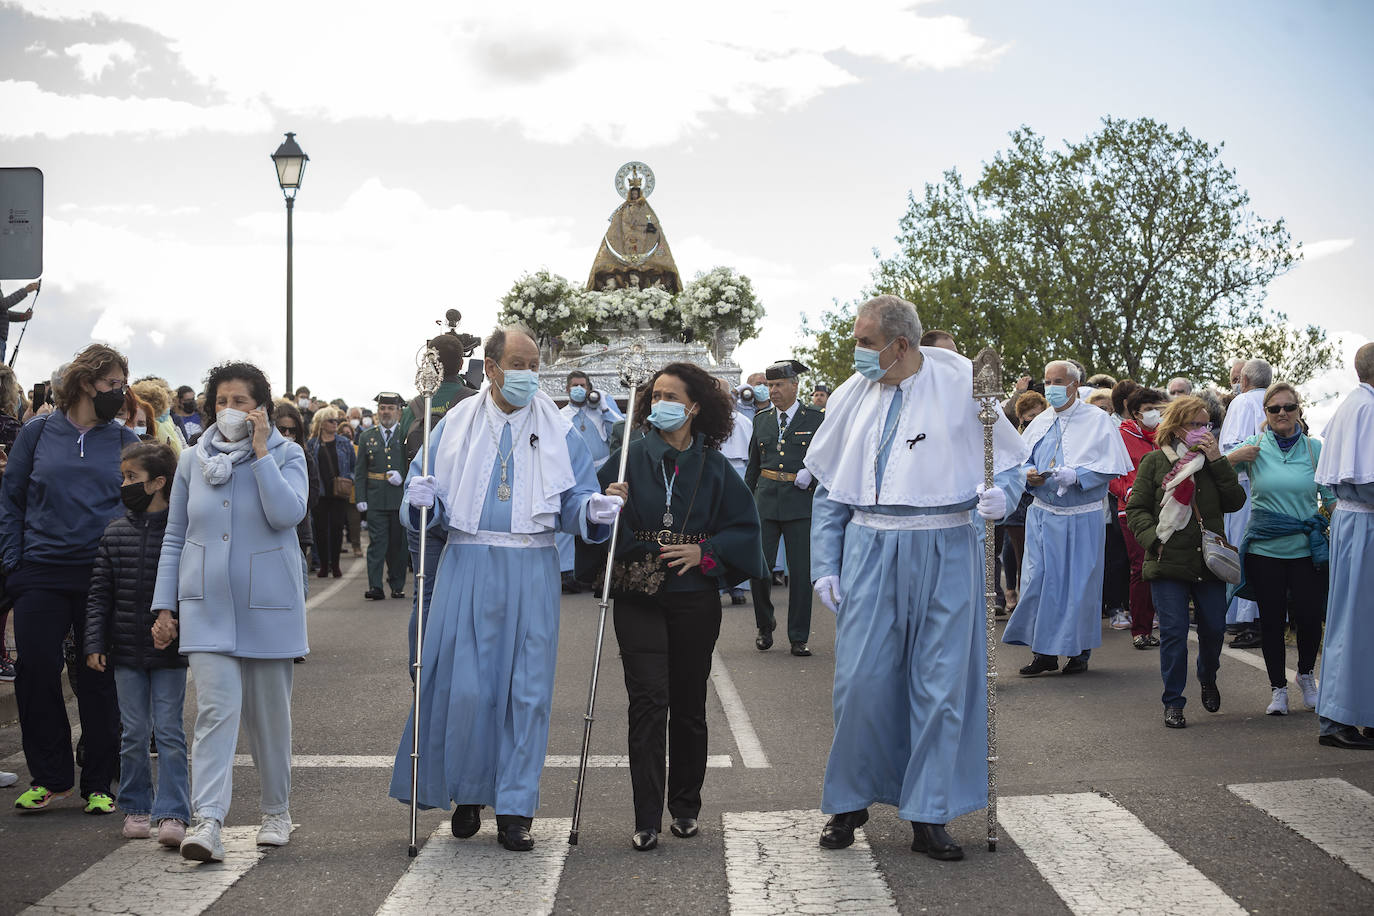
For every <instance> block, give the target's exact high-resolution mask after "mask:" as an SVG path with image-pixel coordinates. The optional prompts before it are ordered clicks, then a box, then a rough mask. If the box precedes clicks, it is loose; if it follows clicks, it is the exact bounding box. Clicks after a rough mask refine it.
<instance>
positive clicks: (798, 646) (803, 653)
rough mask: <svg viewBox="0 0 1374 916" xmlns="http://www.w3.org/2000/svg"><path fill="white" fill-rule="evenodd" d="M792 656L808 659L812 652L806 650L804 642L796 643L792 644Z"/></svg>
mask: <svg viewBox="0 0 1374 916" xmlns="http://www.w3.org/2000/svg"><path fill="white" fill-rule="evenodd" d="M792 654H793V655H795V656H796V657H797V658H808V657H810V655H811V650H810V649H808V648H806V643H804V642H794V643H792Z"/></svg>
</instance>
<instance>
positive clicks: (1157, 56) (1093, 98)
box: [0, 0, 1374, 411]
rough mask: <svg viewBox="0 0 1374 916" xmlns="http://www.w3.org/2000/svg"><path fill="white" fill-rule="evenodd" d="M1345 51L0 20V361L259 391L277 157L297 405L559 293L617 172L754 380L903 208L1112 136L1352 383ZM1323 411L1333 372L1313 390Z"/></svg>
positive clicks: (546, 13)
mask: <svg viewBox="0 0 1374 916" xmlns="http://www.w3.org/2000/svg"><path fill="white" fill-rule="evenodd" d="M1372 27H1374V4H1367V3H1363V2H1356V0H1351V2H1313V0H1309V2H1301V3H1299V2H1290V3H1281V2H1250V0H1234V2H1230V0H1215V2H1195V0H1190V2H1183V0H1159V2H1155V3H1150V4H1140V3H1124V2H1101V3H1082V2H1053V0H1042V2H1036V3H1024V2H1017V0H1003V2H992V0H984V2H953V0H948V2H935V0H928V2H921V0H915V2H913V0H849V2H846V3H843V4H835V3H820V2H812V0H785V2H778V0H765V2H745V3H740V2H738V0H734V2H722V0H697V2H694V3H692V4H644V5H627V4H624V3H604V2H579V3H575V4H571V3H566V2H537V3H509V4H492V3H480V4H479V3H471V2H466V0H457V2H455V0H448V2H433V3H425V2H406V0H396V2H393V3H391V4H388V5H386V6H385V7H379V6H378V5H376V4H372V3H368V4H362V3H356V2H349V0H335V2H331V3H322V2H313V0H299V2H296V3H291V4H280V3H267V2H260V0H239V2H235V3H233V4H217V5H206V4H198V3H186V2H184V0H118V2H114V0H0V166H37V167H39V168H41V169H42V170H43V173H44V176H45V187H44V191H45V215H44V275H43V279H44V284H45V285H44V289H43V292H42V294H41V298H40V299H39V300H38V304H37V307H38V313H37V315H36V316H35V318H34V320H33V322H32V323H31V328H30V333H29V334H28V335H27V337H26V338H25V339H24V342H23V349H22V351H21V356H20V359H19V362H18V365H17V368H18V371H19V375H20V378H21V380H23V381H24V382H25V383H26V387H27V383H31V382H32V381H34V380H36V379H37V378H39V377H42V376H44V375H46V374H47V373H48V372H49V371H50V370H51V369H52V368H53V367H55V366H56V365H57V364H59V363H60V362H62V361H64V360H66V359H69V358H70V357H71V355H72V354H73V353H74V352H76V351H77V350H79V349H80V348H81V347H83V346H84V345H85V344H86V343H88V342H89V341H91V340H102V341H106V342H109V343H112V344H114V345H116V346H118V347H120V348H121V349H122V350H123V351H124V352H125V353H126V354H127V355H128V356H129V359H130V364H131V371H132V373H133V374H134V376H136V377H137V376H141V375H144V374H149V373H156V374H160V375H163V376H164V377H166V378H167V379H168V380H169V381H171V382H172V384H174V385H177V384H182V383H188V384H191V385H194V386H197V387H198V386H199V384H200V382H201V381H202V380H203V378H204V376H205V373H206V370H207V369H208V368H209V366H211V365H213V364H214V363H216V362H219V361H221V360H224V359H229V358H243V359H249V360H251V361H254V362H256V363H258V364H259V365H261V366H262V367H263V368H264V369H265V370H266V371H267V373H268V375H269V377H270V378H271V379H272V380H273V381H274V382H275V383H276V384H277V385H280V384H281V383H282V381H283V380H284V375H285V372H284V353H285V333H284V328H285V208H284V205H283V201H282V195H281V191H280V189H279V188H278V187H277V183H276V176H275V172H274V171H273V168H272V163H271V161H270V160H269V158H268V157H269V156H270V154H271V153H272V152H273V151H274V150H275V149H276V147H277V145H278V144H279V143H280V142H281V140H282V133H283V132H285V131H294V132H295V133H296V136H297V140H298V142H299V143H300V145H301V147H302V148H303V149H304V150H305V151H306V152H307V153H308V154H309V156H310V163H309V165H308V166H307V169H306V172H305V177H304V181H303V184H302V188H301V190H300V194H299V196H298V198H297V203H296V208H295V291H294V311H295V341H296V343H295V382H296V383H297V384H308V385H309V386H310V387H311V389H312V391H314V392H315V393H316V394H317V395H323V396H326V397H330V398H332V397H343V398H344V399H345V400H347V401H348V402H350V403H363V402H365V401H367V400H368V399H370V398H371V397H372V396H373V395H375V394H376V393H377V391H379V390H385V389H393V390H400V391H402V392H404V393H406V394H407V395H409V393H410V392H412V391H413V379H414V365H415V352H416V350H417V348H418V347H419V346H420V345H421V343H422V341H423V340H424V339H425V338H426V337H427V336H430V335H431V334H432V333H433V332H434V331H435V330H436V329H437V328H436V324H435V322H436V321H437V320H438V319H439V318H440V317H441V316H442V315H443V313H444V311H445V309H448V308H457V309H459V310H461V311H462V313H463V325H462V328H463V329H465V330H468V331H470V332H472V333H475V334H478V335H482V334H485V333H486V332H487V331H488V330H489V329H490V327H491V326H492V325H493V323H494V321H495V316H496V312H497V310H498V308H499V300H500V297H501V295H502V294H503V293H504V292H505V291H506V290H508V289H509V288H510V286H511V284H512V283H513V282H514V281H515V279H516V278H517V277H518V276H519V275H520V274H521V273H523V272H526V271H534V270H537V269H539V268H545V267H546V268H548V269H550V270H553V271H555V272H557V273H561V274H563V275H564V276H566V277H568V278H569V279H570V280H573V281H574V282H576V283H582V282H585V278H586V275H587V272H588V270H589V268H590V266H591V262H592V259H593V257H594V255H595V253H596V250H597V247H598V245H599V243H600V239H601V235H602V233H603V232H604V231H605V225H606V217H607V216H608V215H609V214H610V212H611V211H612V210H614V209H615V207H616V206H617V205H618V204H619V203H620V198H619V197H618V196H617V194H616V192H615V190H614V186H613V176H614V174H615V171H616V169H617V168H618V167H619V166H620V165H621V164H622V163H624V162H626V161H629V160H642V161H644V162H647V163H648V164H649V165H650V166H651V167H652V168H653V170H654V172H655V175H656V178H657V187H656V190H655V192H654V194H653V197H652V199H651V203H652V204H653V206H654V208H655V210H656V212H657V213H658V215H659V218H660V221H661V225H662V228H663V231H664V233H665V235H666V236H667V238H668V239H669V241H670V243H671V246H672V250H673V253H674V256H675V258H676V260H677V264H678V268H679V270H680V271H681V272H682V274H683V276H684V278H687V277H690V276H692V275H693V274H695V273H697V272H698V271H704V270H709V269H710V268H712V267H715V266H717V265H722V264H724V265H729V266H732V267H734V268H736V269H737V270H739V271H741V272H742V273H744V274H747V275H748V276H749V277H750V278H751V279H752V280H753V283H754V288H755V291H756V293H757V294H758V296H759V297H760V299H761V300H762V302H763V303H764V305H765V307H766V309H767V315H766V317H765V319H764V321H763V324H762V331H761V334H760V336H759V337H758V338H757V339H756V340H752V341H748V342H746V343H745V344H744V345H742V346H741V348H740V350H739V351H738V352H737V358H738V361H739V362H740V363H741V365H742V366H743V367H744V369H745V370H746V371H752V370H755V369H759V368H761V367H762V366H763V365H765V364H767V363H769V362H772V361H773V360H775V359H780V358H784V357H787V356H789V355H790V353H791V349H792V347H794V346H795V345H797V344H798V343H799V342H800V316H801V315H803V314H806V315H810V316H819V315H820V313H821V312H822V311H823V310H825V309H827V308H830V307H831V306H832V304H833V303H834V302H836V301H839V302H846V301H850V300H853V299H855V298H856V297H858V296H859V295H860V294H861V292H862V291H863V289H864V287H865V286H866V285H867V283H868V282H869V280H870V277H871V272H872V270H873V267H874V264H875V257H874V252H875V249H876V250H877V252H878V253H880V254H890V253H891V252H892V251H893V250H894V248H895V242H894V237H895V235H896V234H897V231H898V220H899V219H900V217H901V216H902V214H903V212H904V211H905V208H906V195H907V193H908V192H909V191H912V190H915V191H916V193H917V194H918V196H919V194H920V193H921V189H922V188H923V186H924V185H925V183H926V182H934V181H938V180H939V179H940V176H941V174H942V173H943V172H944V171H945V170H946V169H948V168H951V167H953V168H957V169H959V170H960V171H961V172H962V173H964V174H965V176H970V175H977V174H978V173H979V171H980V170H981V166H982V163H984V162H985V161H988V160H990V159H991V158H992V157H993V156H994V155H995V154H996V153H997V152H998V151H999V150H1001V149H1004V148H1005V147H1006V146H1007V145H1008V136H1007V135H1008V133H1009V132H1010V131H1011V130H1013V129H1015V128H1017V127H1018V126H1021V125H1026V126H1029V127H1030V128H1032V129H1033V130H1035V131H1036V132H1038V133H1040V134H1043V135H1044V136H1045V137H1046V138H1047V139H1048V140H1049V141H1050V142H1051V144H1056V145H1057V144H1058V143H1061V142H1062V141H1063V140H1065V139H1074V140H1076V139H1081V138H1082V137H1084V136H1086V135H1087V134H1089V133H1091V132H1092V131H1094V130H1095V129H1096V128H1097V127H1098V125H1099V124H1100V121H1101V119H1102V118H1103V117H1105V116H1108V115H1110V116H1113V117H1118V118H1135V117H1142V116H1149V117H1153V118H1156V119H1158V120H1161V121H1164V122H1165V123H1167V124H1168V125H1170V126H1171V127H1174V128H1187V129H1188V130H1189V131H1190V132H1192V133H1193V134H1195V135H1197V136H1199V137H1201V138H1203V139H1205V140H1207V141H1209V142H1212V143H1224V150H1223V154H1222V161H1223V162H1224V163H1226V164H1227V165H1228V166H1230V167H1233V168H1235V169H1236V170H1237V177H1238V180H1239V182H1240V184H1241V185H1242V186H1243V187H1244V188H1246V189H1247V190H1248V191H1249V192H1250V195H1251V206H1252V209H1253V210H1254V212H1255V213H1257V214H1258V215H1260V216H1261V217H1264V218H1267V219H1275V218H1279V217H1282V218H1283V219H1284V220H1285V221H1286V223H1287V225H1288V227H1289V229H1290V231H1291V233H1292V235H1293V238H1294V240H1295V241H1301V242H1302V243H1303V245H1304V250H1305V252H1306V258H1305V260H1304V261H1303V263H1301V264H1300V266H1298V267H1297V268H1296V269H1295V270H1293V271H1292V272H1291V273H1289V274H1288V275H1285V276H1283V277H1281V278H1279V279H1278V280H1276V281H1275V282H1274V283H1273V284H1271V286H1270V290H1269V298H1268V304H1269V305H1270V306H1271V307H1273V308H1275V309H1278V310H1282V311H1285V312H1287V313H1288V314H1289V315H1290V316H1291V317H1292V318H1293V319H1294V320H1296V321H1300V322H1303V323H1306V322H1313V323H1316V324H1319V325H1322V326H1323V327H1326V328H1327V329H1328V330H1329V331H1330V332H1332V333H1333V334H1338V335H1339V336H1341V338H1342V339H1343V341H1344V342H1345V344H1346V350H1347V357H1348V356H1349V355H1353V352H1354V348H1355V347H1356V346H1358V344H1360V343H1362V342H1364V341H1366V340H1368V339H1371V338H1374V308H1371V302H1370V294H1369V292H1368V289H1369V285H1368V283H1367V282H1366V278H1365V276H1364V274H1365V271H1364V269H1363V268H1364V266H1365V265H1366V264H1367V263H1368V254H1367V252H1368V250H1369V246H1370V242H1371V239H1374V199H1371V198H1374V189H1372V187H1371V183H1370V181H1369V179H1368V173H1367V159H1368V151H1369V150H1370V149H1371V147H1374V143H1371V141H1372V140H1374V136H1371V134H1374V55H1370V54H1368V44H1369V40H1370V38H1371V36H1372V35H1374V28H1372ZM27 279H28V278H20V279H6V280H4V281H0V286H3V289H4V291H5V292H9V291H11V290H13V289H14V288H15V287H16V286H17V285H18V284H19V283H20V282H22V280H27ZM30 301H32V300H30ZM18 333H19V327H18V326H16V327H15V328H13V329H12V330H11V334H10V346H11V349H12V348H13V345H14V342H15V339H16V338H17V337H18ZM1219 374H1220V373H1219ZM1353 384H1354V375H1353V372H1352V371H1351V370H1350V369H1349V359H1348V358H1347V360H1346V363H1345V366H1344V367H1342V368H1341V369H1340V370H1338V371H1334V372H1332V373H1329V374H1328V375H1327V376H1325V377H1323V378H1321V379H1318V380H1316V381H1315V382H1314V383H1313V385H1312V386H1309V390H1310V391H1311V392H1312V393H1313V394H1314V395H1334V394H1337V393H1339V392H1343V391H1346V390H1349V388H1351V387H1353ZM1324 405H1325V406H1324V407H1323V408H1322V410H1323V411H1324V410H1326V409H1329V408H1330V407H1332V406H1334V397H1328V398H1326V401H1325V402H1324Z"/></svg>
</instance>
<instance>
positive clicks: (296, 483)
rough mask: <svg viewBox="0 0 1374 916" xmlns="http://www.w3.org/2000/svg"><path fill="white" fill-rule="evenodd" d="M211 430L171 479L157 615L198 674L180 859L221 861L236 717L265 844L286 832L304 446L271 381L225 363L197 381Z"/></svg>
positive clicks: (300, 602) (302, 645)
mask: <svg viewBox="0 0 1374 916" xmlns="http://www.w3.org/2000/svg"><path fill="white" fill-rule="evenodd" d="M205 392H206V396H205V413H206V415H207V420H208V424H207V428H206V431H205V433H204V435H202V436H201V439H200V441H199V442H198V443H197V445H196V447H195V448H194V449H188V450H186V451H185V452H183V453H182V456H181V460H180V462H179V463H178V466H177V473H176V478H175V480H174V481H173V483H172V500H171V507H170V510H169V514H168V518H167V534H166V537H165V538H164V539H163V545H162V558H161V561H160V562H159V564H158V575H157V588H156V591H155V592H154V594H153V609H154V612H156V611H157V610H161V609H163V608H166V609H168V610H171V611H172V612H173V614H174V615H175V620H174V623H173V626H174V627H175V628H176V629H175V630H173V631H169V632H166V633H162V634H158V633H157V632H155V633H154V636H155V637H159V636H161V638H162V640H164V642H163V644H165V643H166V642H170V641H171V638H172V637H173V636H176V635H179V636H180V639H181V651H182V652H183V653H184V654H186V655H187V656H188V657H189V661H190V665H191V673H192V675H193V676H194V677H195V681H196V695H197V711H196V728H195V742H194V744H193V745H192V752H191V810H192V814H193V816H194V818H195V821H194V823H193V825H192V828H191V830H190V832H188V833H187V835H186V839H185V841H184V842H183V843H182V844H181V854H182V855H183V856H185V857H186V858H188V859H194V860H196V861H202V862H204V861H221V860H222V859H223V858H224V847H223V845H222V844H221V842H220V829H221V827H222V825H223V823H224V817H225V814H226V813H227V812H228V811H229V800H230V795H231V791H232V788H233V772H234V751H235V748H236V745H237V743H238V733H239V725H240V722H242V725H243V727H244V731H245V732H246V733H247V735H248V746H249V751H250V753H251V754H252V756H253V762H254V765H255V766H256V767H257V769H258V773H259V776H260V777H261V781H262V813H263V818H262V828H261V829H260V830H259V831H258V843H259V844H261V845H271V846H282V845H285V844H286V842H287V841H288V839H290V835H291V815H290V813H289V812H288V810H287V809H288V802H289V795H290V790H291V676H292V675H291V672H292V660H293V659H294V658H296V657H297V656H303V655H305V654H306V652H307V651H308V649H307V647H306V639H305V598H304V595H303V582H302V578H301V564H300V560H299V549H300V548H299V547H298V546H297V539H296V525H297V524H298V523H299V522H300V521H301V519H302V518H304V517H305V507H306V494H307V490H308V484H307V476H306V466H305V454H304V453H303V452H302V451H301V449H300V446H298V445H296V444H295V443H294V442H290V441H288V440H287V439H286V438H285V437H284V436H282V434H281V433H279V432H278V431H277V430H276V428H275V427H273V426H272V423H271V419H270V414H269V411H270V410H271V404H272V397H271V392H270V390H269V388H268V383H267V378H266V376H264V375H263V373H262V371H261V370H259V369H258V368H257V367H256V366H253V365H250V364H248V363H225V364H223V365H220V366H216V367H215V368H214V369H213V370H211V372H210V376H209V378H208V379H206V383H205Z"/></svg>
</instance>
